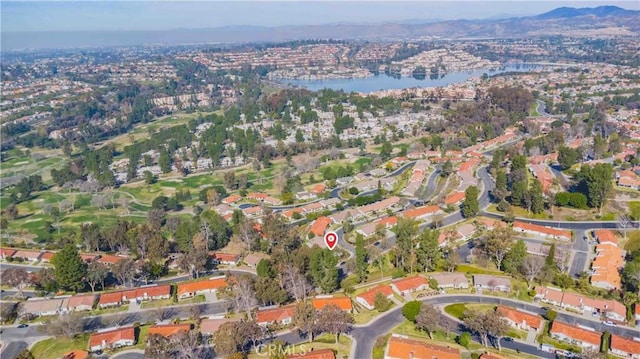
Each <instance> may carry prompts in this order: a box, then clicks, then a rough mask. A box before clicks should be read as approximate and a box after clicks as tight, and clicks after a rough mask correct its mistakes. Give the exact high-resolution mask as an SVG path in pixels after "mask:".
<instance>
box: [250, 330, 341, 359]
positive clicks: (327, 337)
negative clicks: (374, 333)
mask: <svg viewBox="0 0 640 359" xmlns="http://www.w3.org/2000/svg"><path fill="white" fill-rule="evenodd" d="M264 349H265V350H264V351H263V352H256V351H254V350H252V351H251V352H250V353H249V356H248V358H249V359H261V358H267V357H268V353H267V352H266V351H267V350H268V346H265V347H264ZM318 349H331V350H333V352H334V353H335V354H336V358H348V357H349V353H350V352H351V339H349V338H348V337H346V336H344V335H341V336H340V340H339V341H338V343H335V336H334V335H333V334H321V335H318V336H317V337H316V338H314V340H313V342H311V343H308V342H305V343H301V344H298V345H294V346H289V347H287V348H286V349H285V351H286V355H285V356H287V355H290V354H296V353H305V352H306V353H308V352H310V351H311V350H318Z"/></svg>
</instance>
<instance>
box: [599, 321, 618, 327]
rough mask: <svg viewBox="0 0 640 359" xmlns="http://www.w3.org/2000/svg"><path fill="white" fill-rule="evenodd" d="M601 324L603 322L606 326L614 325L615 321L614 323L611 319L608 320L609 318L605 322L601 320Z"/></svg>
mask: <svg viewBox="0 0 640 359" xmlns="http://www.w3.org/2000/svg"><path fill="white" fill-rule="evenodd" d="M602 324H604V325H606V326H608V327H615V326H616V323H614V322H612V321H609V320H607V321H605V322H602Z"/></svg>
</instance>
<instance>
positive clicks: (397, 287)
mask: <svg viewBox="0 0 640 359" xmlns="http://www.w3.org/2000/svg"><path fill="white" fill-rule="evenodd" d="M389 286H390V287H391V289H393V291H394V292H396V293H398V294H400V295H401V296H405V295H408V294H409V293H413V292H417V291H419V290H425V289H427V288H429V282H427V280H426V279H425V277H423V276H420V275H416V276H413V277H408V278H401V279H396V280H394V281H393V282H391V284H390V285H389Z"/></svg>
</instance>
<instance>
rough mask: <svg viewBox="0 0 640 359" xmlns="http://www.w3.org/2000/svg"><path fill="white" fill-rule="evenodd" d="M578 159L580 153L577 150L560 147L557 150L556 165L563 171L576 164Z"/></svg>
mask: <svg viewBox="0 0 640 359" xmlns="http://www.w3.org/2000/svg"><path fill="white" fill-rule="evenodd" d="M579 159H580V153H579V152H578V151H577V150H574V149H572V148H569V147H566V146H561V147H560V148H559V149H558V163H559V164H560V168H562V169H563V170H566V169H568V168H571V166H573V165H575V164H576V163H578V160H579Z"/></svg>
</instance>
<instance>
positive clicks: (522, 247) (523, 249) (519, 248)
mask: <svg viewBox="0 0 640 359" xmlns="http://www.w3.org/2000/svg"><path fill="white" fill-rule="evenodd" d="M526 256H527V245H526V244H525V243H524V241H523V240H522V239H518V241H517V242H516V244H515V245H514V246H513V247H512V248H511V249H510V250H509V252H507V255H506V256H505V257H504V261H503V262H502V268H503V269H504V270H505V271H507V272H509V273H511V274H516V273H518V268H520V265H522V261H523V260H524V258H525V257H526Z"/></svg>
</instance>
